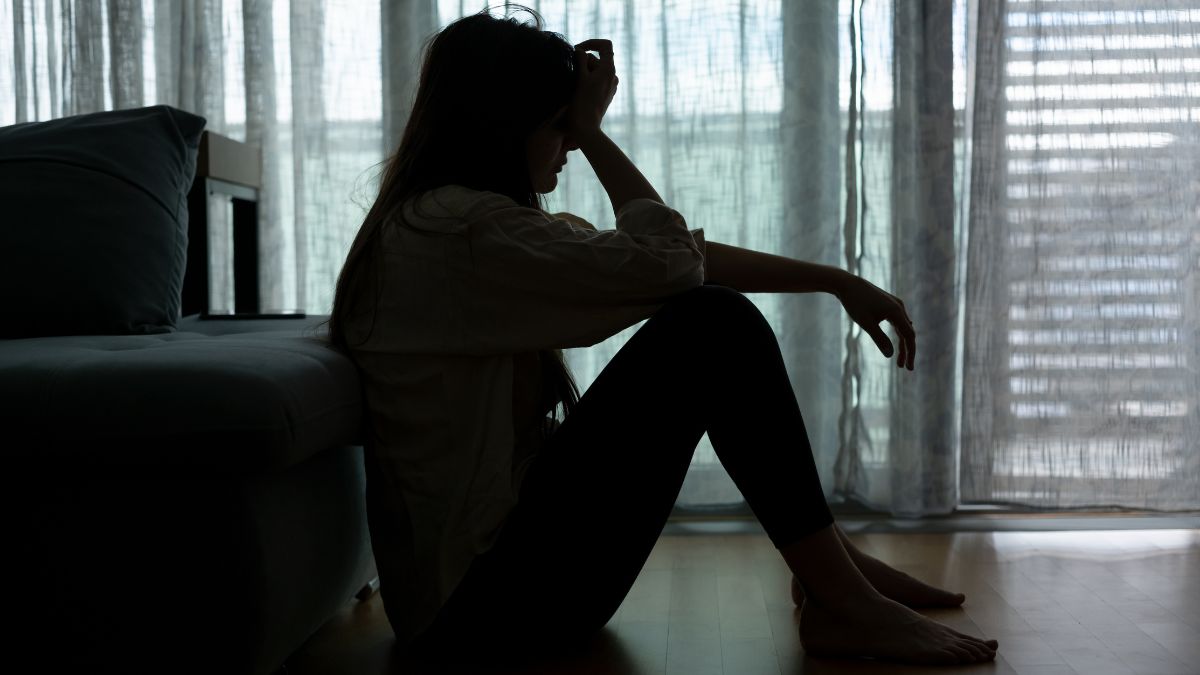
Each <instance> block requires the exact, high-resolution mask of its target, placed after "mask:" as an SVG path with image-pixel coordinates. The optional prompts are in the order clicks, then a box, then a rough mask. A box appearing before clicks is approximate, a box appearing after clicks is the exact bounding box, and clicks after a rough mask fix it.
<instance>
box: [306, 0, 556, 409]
mask: <svg viewBox="0 0 1200 675" xmlns="http://www.w3.org/2000/svg"><path fill="white" fill-rule="evenodd" d="M506 8H507V9H517V10H520V11H523V12H525V13H527V14H529V15H530V16H531V17H533V20H534V23H533V25H530V24H527V23H522V22H518V21H517V20H516V19H514V18H504V19H501V18H497V17H494V16H492V15H491V14H490V8H485V9H484V10H482V11H480V12H479V13H477V14H473V15H471V16H466V17H463V18H461V19H458V20H457V21H454V22H453V23H451V24H450V25H448V26H446V27H445V28H444V29H442V30H441V31H440V32H439V33H437V34H436V35H434V36H433V38H432V39H431V40H430V41H429V42H427V43H426V45H425V48H424V56H423V59H422V65H421V77H420V83H419V85H418V88H417V95H416V98H415V100H414V101H413V108H412V113H411V115H410V116H409V119H408V123H407V125H406V126H405V128H404V135H403V138H402V139H401V141H400V147H399V148H398V149H397V150H396V152H395V154H393V155H392V156H391V157H390V158H389V159H388V160H387V163H386V167H385V168H384V171H383V176H382V179H381V181H380V185H379V196H378V197H377V198H376V200H375V203H374V204H373V205H372V206H371V209H370V210H369V211H368V212H367V215H366V218H364V219H363V223H362V227H360V228H359V230H358V234H357V235H356V236H355V237H354V243H353V244H351V246H350V252H349V254H348V255H347V256H346V262H345V264H344V265H343V266H342V271H341V274H339V275H338V280H337V289H336V291H335V292H334V298H333V310H332V312H331V314H330V317H329V338H330V341H331V342H332V343H333V346H334V347H336V348H337V349H339V350H341V351H342V352H345V353H346V354H348V355H349V354H350V353H351V352H350V350H351V345H350V344H349V343H348V341H347V338H346V325H347V321H348V318H349V316H350V315H351V312H352V311H354V309H355V305H356V301H358V302H359V303H361V302H362V299H363V298H365V297H374V299H375V303H374V304H373V305H372V312H374V309H375V308H376V307H377V306H378V298H379V295H380V294H381V293H382V292H383V284H382V278H383V272H384V269H383V266H384V261H383V256H382V247H381V242H382V237H381V233H382V231H383V229H384V228H385V227H390V226H393V225H394V224H395V222H396V221H398V220H402V214H401V210H400V207H401V206H402V205H403V204H404V203H405V202H407V201H409V200H410V199H415V198H417V197H419V196H420V195H422V194H424V193H426V192H428V191H430V190H433V189H434V188H438V187H442V186H444V185H462V186H464V187H468V188H471V189H475V190H484V191H489V192H497V193H499V194H502V195H506V196H508V197H511V198H512V199H513V200H514V201H516V202H517V203H518V204H520V205H522V206H527V207H531V208H539V209H544V206H543V204H542V200H541V195H539V194H538V193H537V192H535V191H534V188H533V184H532V182H531V179H530V176H529V168H528V163H527V159H526V155H525V143H526V140H527V139H528V137H529V135H530V134H531V133H533V131H534V130H535V129H537V127H538V126H540V125H541V124H542V123H543V122H545V121H546V120H548V119H549V118H550V117H551V116H552V115H553V114H554V113H555V112H556V111H557V110H558V109H559V108H561V107H562V106H564V105H567V103H568V102H570V100H571V97H572V96H573V95H574V91H575V83H576V76H575V49H574V47H572V46H571V43H569V42H567V40H566V39H564V38H563V36H562V35H559V34H558V33H552V32H549V31H545V30H543V29H542V26H543V22H542V17H541V16H540V15H539V14H538V13H537V12H536V11H534V10H532V9H529V8H528V7H523V6H520V5H506ZM358 306H359V307H361V304H360V305H358ZM371 321H372V327H373V326H374V314H372V319H371ZM368 336H369V333H368ZM547 356H549V357H550V358H546V357H547ZM541 361H542V363H543V364H545V365H546V366H547V367H546V368H545V369H544V379H543V382H544V385H546V386H548V387H550V388H551V390H552V391H553V394H554V395H555V396H556V397H557V399H558V400H560V401H561V402H562V406H563V414H564V416H565V415H567V414H569V413H570V408H571V407H572V406H573V405H574V404H575V403H576V402H577V401H578V400H579V389H578V387H577V385H576V384H575V380H574V378H573V377H572V376H571V373H570V370H569V369H568V368H567V366H566V361H565V360H564V358H563V354H562V350H550V351H549V352H548V353H543V354H542V359H541Z"/></svg>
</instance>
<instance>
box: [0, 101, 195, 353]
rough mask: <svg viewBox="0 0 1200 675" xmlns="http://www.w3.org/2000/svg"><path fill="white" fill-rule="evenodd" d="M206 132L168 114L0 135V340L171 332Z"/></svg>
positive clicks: (136, 114)
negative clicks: (191, 194) (0, 209)
mask: <svg viewBox="0 0 1200 675" xmlns="http://www.w3.org/2000/svg"><path fill="white" fill-rule="evenodd" d="M203 129H204V119H203V118H201V117H197V116H195V115H192V114H190V113H186V112H182V111H180V110H175V109H174V108H169V107H167V106H155V107H151V108H139V109H135V110H120V111H113V112H104V113H95V114H90V115H77V116H74V117H65V118H62V119H58V120H52V121H49V122H35V123H29V124H18V125H15V126H9V127H3V128H0V203H2V204H3V215H0V289H2V290H0V307H3V308H4V309H3V312H2V313H0V338H14V337H33V336H42V335H122V334H146V333H166V332H170V331H171V330H173V329H174V326H175V322H176V320H177V319H178V316H179V296H180V290H181V289H182V286H183V272H184V266H185V261H186V255H187V194H188V190H189V189H190V187H191V184H192V177H193V175H194V173H195V168H196V154H197V147H198V145H199V141H200V134H201V132H202V131H203Z"/></svg>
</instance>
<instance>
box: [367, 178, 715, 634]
mask: <svg viewBox="0 0 1200 675" xmlns="http://www.w3.org/2000/svg"><path fill="white" fill-rule="evenodd" d="M401 215H402V219H394V220H392V221H390V222H388V223H387V224H386V227H385V228H384V231H383V233H382V240H381V243H382V247H383V253H384V255H383V259H384V264H385V270H384V273H383V277H382V293H381V294H380V295H379V297H378V299H377V304H375V301H376V299H375V298H361V299H359V302H360V303H362V306H361V308H356V309H355V311H354V316H353V318H352V319H351V320H350V321H348V322H347V326H346V331H347V338H348V340H349V343H350V345H351V347H352V349H351V351H352V355H353V357H354V360H355V361H356V363H357V364H358V366H359V369H360V371H361V374H362V377H363V386H364V394H365V398H366V404H367V408H368V415H369V420H370V423H371V427H372V431H373V437H372V438H371V439H369V440H368V444H367V446H368V447H367V452H368V456H367V461H368V462H377V464H375V465H374V466H375V467H377V469H378V472H379V473H378V475H379V476H380V478H381V481H382V482H383V483H385V484H386V487H383V488H382V490H381V492H380V493H379V494H380V495H382V500H383V501H384V502H385V503H386V509H387V519H377V520H376V522H374V523H372V527H373V530H376V529H377V527H376V526H377V525H378V523H380V522H388V523H389V526H388V528H387V530H388V531H387V532H386V533H383V534H384V535H386V536H381V533H380V532H379V531H375V532H374V533H373V535H374V536H373V542H372V543H373V544H374V548H375V558H376V563H377V565H378V568H379V575H380V583H381V592H382V594H383V597H384V600H385V604H386V606H387V609H388V617H389V619H390V621H391V622H392V626H393V628H394V629H395V631H396V637H397V639H398V640H399V641H400V642H401V643H402V644H406V643H407V642H409V641H410V640H411V639H412V638H413V637H415V636H416V635H417V634H418V633H420V632H421V631H422V630H424V629H425V628H426V627H428V625H429V624H430V623H431V622H432V621H433V618H434V616H435V615H436V614H437V611H438V609H440V607H441V606H442V604H443V603H445V601H446V599H447V598H448V597H449V596H450V594H451V593H452V592H453V591H454V589H455V587H456V586H457V585H458V583H459V582H460V581H461V579H462V577H463V575H464V574H465V573H466V571H467V568H468V567H469V566H470V564H471V561H472V559H474V557H475V556H477V555H479V554H481V553H483V552H485V551H487V550H488V549H489V548H490V547H491V546H492V544H493V542H494V541H495V539H496V537H497V535H498V534H499V532H500V528H501V526H502V525H503V523H504V520H505V518H506V517H507V515H508V513H509V511H510V510H511V509H512V507H513V506H514V505H515V504H516V499H517V495H518V491H519V488H520V483H521V478H522V477H523V475H524V472H525V471H524V469H525V466H520V467H514V466H513V456H514V437H513V436H514V431H513V402H512V389H513V356H514V354H519V353H526V352H534V351H538V350H546V349H566V348H573V347H587V346H590V345H593V344H595V343H597V342H600V341H602V340H604V339H605V338H607V337H609V336H611V335H613V334H614V333H617V332H618V331H620V330H622V329H625V328H627V327H629V326H631V325H633V324H635V323H637V322H639V321H641V320H643V319H646V318H649V317H650V316H651V315H653V314H654V313H655V311H657V310H658V308H659V307H661V306H662V304H663V303H664V302H665V301H666V300H668V299H669V298H670V297H671V296H674V295H676V294H678V293H680V292H683V291H686V290H688V289H691V288H693V287H696V286H699V285H701V284H703V283H704V251H705V248H704V247H705V244H704V232H703V230H690V231H689V230H688V229H687V225H686V223H685V222H684V219H683V217H682V216H681V215H680V214H679V213H678V212H676V211H675V210H673V209H671V208H669V207H667V206H664V205H663V204H660V203H658V202H656V201H654V200H652V199H644V198H643V199H634V200H632V201H630V202H628V203H627V204H625V205H624V206H623V207H622V208H621V210H620V212H619V213H618V214H617V217H616V229H615V230H600V231H595V230H592V229H589V228H587V227H584V226H582V225H580V224H579V223H580V219H578V218H577V217H575V216H571V215H570V214H555V215H553V216H552V215H550V214H547V213H546V212H545V211H542V210H540V209H536V208H528V207H524V206H520V205H519V204H517V203H516V202H515V201H513V200H512V199H510V198H509V197H506V196H503V195H500V194H497V193H493V192H482V191H478V190H472V189H469V188H466V187H462V186H458V185H447V186H444V187H441V188H438V189H436V190H433V191H431V192H428V193H426V194H424V195H423V196H422V197H420V198H419V199H416V200H412V201H410V202H409V203H406V204H405V205H404V206H403V207H402V209H401ZM400 220H403V221H404V222H400ZM583 222H586V221H583ZM372 305H374V306H375V309H376V311H375V313H374V317H373V318H374V321H373V322H372V317H371V314H370V307H371V306H372ZM372 324H373V325H372ZM523 464H525V465H527V463H523ZM381 487H382V486H380V485H378V484H374V485H372V489H374V490H380V488H381Z"/></svg>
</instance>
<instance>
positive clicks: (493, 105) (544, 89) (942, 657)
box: [329, 8, 997, 663]
mask: <svg viewBox="0 0 1200 675" xmlns="http://www.w3.org/2000/svg"><path fill="white" fill-rule="evenodd" d="M521 9H522V10H523V11H525V12H528V13H529V14H530V15H531V16H533V18H534V23H533V24H532V25H530V24H527V23H521V22H518V21H517V20H516V19H513V18H510V19H500V18H495V17H492V16H491V15H490V14H488V13H487V11H486V10H485V11H484V12H481V13H479V14H476V15H473V16H468V17H465V18H462V19H460V20H458V21H455V22H453V23H452V24H450V25H449V26H447V27H446V28H445V29H444V30H442V31H441V32H440V33H438V34H437V35H436V36H435V37H434V39H433V40H432V41H431V42H430V43H429V44H428V46H427V48H426V51H425V54H424V59H423V64H422V70H421V76H420V83H419V87H418V89H417V93H416V99H415V101H414V105H413V109H412V114H411V117H410V118H409V120H408V122H407V126H406V128H405V131H404V135H403V139H402V140H401V142H400V146H399V149H398V150H397V151H396V153H395V154H394V155H393V156H392V157H391V158H390V160H389V161H388V163H387V166H386V169H385V172H384V174H383V177H382V180H381V184H380V190H379V195H378V198H377V200H376V201H375V203H374V205H373V206H372V207H371V209H370V211H369V212H368V213H367V215H366V218H365V219H364V221H363V224H362V227H361V229H360V230H359V232H358V234H357V236H356V237H355V239H354V242H353V245H352V246H351V249H350V252H349V254H348V256H347V258H346V262H345V266H344V268H343V269H342V272H341V275H340V277H339V279H338V284H337V292H336V296H335V300H334V307H333V312H332V316H331V320H330V326H329V327H330V336H331V339H332V341H333V342H334V344H335V345H336V346H337V347H338V348H340V349H341V350H343V351H345V353H347V354H348V355H350V356H351V358H352V359H353V360H354V362H355V364H356V365H357V367H358V369H359V371H360V373H361V376H362V382H363V391H364V397H365V403H366V416H365V417H366V420H367V423H366V441H365V445H366V457H367V471H368V474H367V480H368V483H367V485H368V488H367V490H368V495H367V501H368V519H369V524H370V528H371V538H372V544H373V547H374V550H375V556H376V560H377V563H378V566H379V574H380V592H381V595H382V598H383V601H384V606H385V609H386V612H387V616H388V619H389V621H390V623H391V624H392V627H393V629H394V631H395V633H396V637H397V643H396V644H397V646H398V647H400V648H402V649H403V650H406V652H409V653H414V654H422V655H426V656H431V657H433V658H437V659H452V658H459V657H467V658H473V657H474V658H484V659H487V660H499V659H505V660H511V659H521V658H524V657H525V656H528V655H530V654H535V653H542V652H545V651H546V650H547V649H549V648H552V647H556V646H557V647H571V646H575V645H579V644H581V643H582V641H584V640H586V639H588V638H589V637H590V636H592V635H594V634H595V633H597V632H598V631H599V630H600V629H601V628H602V627H603V626H604V625H605V623H606V622H607V621H608V619H609V618H610V617H611V616H612V615H613V613H614V612H615V610H616V609H617V607H618V606H619V605H620V604H621V602H622V599H623V598H624V597H625V595H626V593H627V592H628V590H629V588H630V586H631V585H632V584H633V581H634V579H635V578H636V577H637V575H638V572H639V570H640V569H641V567H642V565H643V563H644V562H645V560H646V558H647V556H648V555H649V553H650V550H651V548H652V547H653V546H654V543H655V541H656V540H657V538H658V536H659V534H660V532H661V531H662V528H663V526H664V524H665V523H666V520H667V517H668V515H669V513H670V511H671V508H672V505H673V503H674V501H675V498H676V496H677V495H678V493H679V489H680V486H681V484H682V482H683V478H684V475H685V474H686V472H687V468H688V465H689V462H690V460H691V456H692V453H693V451H694V449H695V447H696V444H697V442H698V441H699V439H700V438H701V436H702V435H703V434H704V433H705V432H706V431H707V432H708V434H709V438H710V439H711V441H712V445H713V447H714V449H715V450H716V453H717V456H718V457H719V458H720V461H721V463H722V464H723V465H724V467H725V468H726V469H727V470H728V472H729V474H730V476H731V477H732V478H733V480H734V482H735V483H736V484H737V486H738V488H739V489H740V490H741V492H742V494H743V495H744V496H745V498H746V501H747V503H748V504H749V505H750V507H751V509H752V510H753V511H754V513H755V515H756V517H757V518H758V519H759V520H760V521H761V523H762V525H763V527H764V529H765V530H766V532H767V534H768V535H769V537H770V539H771V541H772V543H773V544H774V545H775V547H776V548H777V549H778V550H779V552H780V554H781V555H782V556H783V558H784V560H785V561H786V562H787V564H788V566H789V567H790V568H791V570H792V572H793V574H794V582H793V589H792V591H793V595H794V596H795V598H796V600H797V603H798V604H800V603H803V608H802V614H801V621H800V638H801V642H802V644H803V645H804V648H805V650H806V652H807V653H808V654H810V655H814V656H821V655H833V656H865V657H875V658H881V659H888V660H894V661H899V662H908V663H968V662H975V661H983V660H989V659H992V658H994V656H995V649H996V646H997V645H996V642H995V641H984V640H981V639H978V638H975V637H971V636H968V635H964V634H962V633H959V632H957V631H954V630H952V629H951V628H949V627H947V626H944V625H942V624H940V623H937V622H935V621H932V620H930V619H927V618H925V617H924V616H922V615H921V614H918V613H917V612H914V611H913V610H912V609H910V607H919V606H941V607H953V606H957V605H959V604H961V603H962V602H963V596H962V595H961V594H952V593H949V592H946V591H943V590H940V589H937V588H933V587H931V586H928V585H926V584H924V583H922V582H920V581H918V580H916V579H914V578H912V577H910V576H908V575H905V574H903V573H901V572H899V571H896V570H894V569H892V568H890V567H888V566H887V565H886V564H884V563H883V562H881V561H879V560H876V559H874V558H872V557H870V556H868V555H866V554H864V553H862V552H861V551H859V550H857V549H856V548H855V547H854V545H853V544H852V543H851V542H850V541H849V540H848V539H847V538H846V536H845V535H844V533H843V532H842V531H841V530H840V529H839V528H838V527H837V526H836V525H835V524H834V522H833V517H832V515H831V513H830V511H829V508H828V506H827V505H826V503H825V500H824V497H823V494H822V490H821V485H820V482H819V480H818V476H817V471H816V467H815V464H814V461H813V456H812V451H811V448H810V447H809V443H808V438H807V434H806V432H805V428H804V422H803V420H802V419H801V415H800V410H799V409H798V407H797V404H796V398H795V395H794V393H793V391H792V389H791V385H790V383H789V380H788V376H787V372H786V370H785V367H784V362H783V359H782V356H781V354H780V350H779V346H778V344H777V342H776V339H775V336H774V333H773V332H772V330H771V328H770V326H769V325H768V324H767V322H766V321H765V319H764V318H763V316H762V315H761V314H760V313H759V311H758V310H757V309H756V308H755V306H754V305H753V304H752V303H751V302H750V301H749V300H747V299H746V297H745V296H744V295H743V294H742V293H744V292H828V293H832V294H834V295H836V296H837V298H838V299H839V300H840V301H841V303H842V305H843V306H844V308H845V309H846V311H847V312H848V314H849V315H850V317H851V318H852V319H853V320H854V321H856V322H857V323H858V324H860V325H861V326H862V327H863V328H864V329H865V330H866V331H867V332H868V333H869V334H870V335H871V336H872V337H873V338H874V340H875V341H876V343H877V345H878V346H879V348H880V350H881V351H882V353H883V354H884V356H887V357H890V356H891V355H892V353H893V349H892V344H891V342H890V341H889V339H888V337H887V336H886V335H885V334H884V332H883V331H882V330H881V329H880V323H881V322H882V321H885V320H886V321H888V322H889V323H891V324H892V325H893V327H894V328H895V330H896V331H897V334H898V349H897V350H896V351H897V354H896V359H897V366H899V367H902V368H907V369H908V370H912V369H913V363H914V356H915V351H916V343H915V334H914V331H913V328H912V325H911V322H910V321H909V319H908V315H907V313H906V312H905V309H904V304H903V303H902V302H901V301H900V300H899V299H898V298H896V297H895V296H893V295H891V294H889V293H886V292H884V291H882V290H880V289H879V288H877V287H875V286H873V285H872V284H870V283H868V282H867V281H865V280H863V279H860V278H858V277H855V276H853V275H850V274H848V273H846V272H844V271H842V270H839V269H836V268H832V267H828V266H824V265H816V264H810V263H806V262H802V261H798V260H792V259H789V258H784V257H780V256H775V255H769V254H765V253H759V252H755V251H750V250H746V249H741V248H737V247H734V246H728V245H724V244H719V243H717V242H712V241H705V238H704V233H703V231H701V230H689V229H687V226H686V224H685V221H684V219H683V216H682V215H681V214H680V213H678V212H677V211H675V210H674V209H672V208H671V207H670V206H669V205H666V204H664V202H663V199H662V198H661V197H660V196H659V195H658V193H657V192H655V190H654V188H653V187H652V186H651V185H650V183H649V182H647V180H646V178H645V177H644V176H643V175H642V174H641V172H640V171H638V169H637V167H636V166H634V165H633V163H632V162H630V160H629V159H628V158H627V157H626V156H625V154H624V153H623V152H622V151H621V150H620V149H619V148H618V147H617V145H616V144H615V143H614V142H613V141H612V140H611V139H610V138H608V136H607V135H606V134H605V133H604V131H603V130H602V129H601V121H602V119H603V117H604V114H605V112H606V110H607V109H608V106H609V104H610V102H611V101H612V99H613V96H614V94H615V92H616V88H617V84H618V77H617V75H616V69H615V65H614V62H613V48H612V44H611V43H610V42H609V41H608V40H603V39H592V40H587V41H585V42H582V43H580V44H578V45H575V46H572V45H571V44H570V43H568V42H566V41H565V40H564V39H563V37H562V36H561V35H558V34H556V33H551V32H548V31H543V30H542V23H541V18H540V17H539V16H538V15H537V14H536V13H535V12H533V11H532V10H529V9H527V8H521ZM573 150H580V151H581V152H582V153H583V156H584V157H585V158H586V159H587V160H588V162H589V163H590V164H591V166H592V168H593V169H594V170H595V173H596V176H597V177H598V178H599V180H600V183H601V184H602V185H603V187H604V189H605V190H606V191H607V193H608V197H609V199H610V200H611V202H612V207H613V213H614V215H615V218H616V229H612V230H609V229H605V230H597V229H596V228H594V227H593V226H592V225H591V224H589V223H587V222H585V221H583V220H582V219H580V218H577V217H575V216H571V215H570V214H548V213H546V211H545V210H544V209H543V208H542V207H541V204H542V202H541V196H540V195H542V194H545V193H548V192H551V191H552V190H554V188H555V187H556V185H557V172H558V171H559V170H560V169H561V167H562V165H563V164H565V163H566V161H567V153H569V152H571V151H573ZM643 319H648V320H647V321H646V323H645V324H644V325H643V326H642V327H641V328H640V329H639V330H638V331H637V332H636V334H634V335H633V337H632V338H631V339H630V340H629V341H628V343H627V344H626V345H625V346H624V347H623V348H622V349H621V350H620V351H619V352H618V353H617V354H616V355H615V356H614V357H613V359H612V360H611V362H610V363H609V364H608V365H607V366H606V367H605V368H604V370H603V372H601V373H600V375H599V376H598V378H597V379H596V381H595V382H594V383H593V384H592V385H591V386H590V387H589V388H588V389H587V391H586V392H585V393H584V394H583V396H582V398H581V397H580V396H579V393H578V390H577V387H576V385H575V383H574V381H573V379H572V378H571V376H570V374H569V372H568V370H567V368H566V367H565V365H564V361H563V358H562V353H561V350H562V349H564V348H573V347H584V346H588V345H592V344H595V343H596V342H599V341H601V340H603V339H604V338H606V337H608V336H610V335H612V334H614V333H616V332H617V331H619V330H621V329H624V328H626V327H629V326H631V325H634V324H635V323H637V322H638V321H641V320H643ZM560 406H561V411H562V416H561V420H560V418H559V417H558V416H557V415H556V413H557V411H558V410H559V408H560ZM780 590H781V592H782V590H783V589H780Z"/></svg>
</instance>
